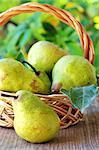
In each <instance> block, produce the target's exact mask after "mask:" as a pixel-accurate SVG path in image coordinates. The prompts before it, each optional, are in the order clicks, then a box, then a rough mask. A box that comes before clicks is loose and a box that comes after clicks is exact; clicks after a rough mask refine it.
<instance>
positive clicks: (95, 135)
mask: <svg viewBox="0 0 99 150" xmlns="http://www.w3.org/2000/svg"><path fill="white" fill-rule="evenodd" d="M0 150H99V99H98V100H97V101H95V103H94V104H93V105H92V106H91V107H90V108H88V109H87V110H86V111H85V121H83V122H81V123H78V124H77V125H75V126H72V127H69V128H67V129H64V130H61V131H60V132H59V134H58V135H57V137H56V138H55V139H54V140H52V141H50V142H49V143H45V144H31V143H28V142H26V141H24V140H22V139H21V138H19V137H18V136H17V135H16V134H15V131H14V130H13V129H6V128H1V127H0Z"/></svg>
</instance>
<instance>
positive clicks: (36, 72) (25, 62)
mask: <svg viewBox="0 0 99 150" xmlns="http://www.w3.org/2000/svg"><path fill="white" fill-rule="evenodd" d="M21 62H22V64H27V65H28V66H29V67H31V68H32V70H33V71H34V72H35V74H36V75H37V76H39V75H40V71H37V70H36V69H35V68H34V67H33V66H32V65H31V64H30V63H28V62H27V61H25V60H23V61H21Z"/></svg>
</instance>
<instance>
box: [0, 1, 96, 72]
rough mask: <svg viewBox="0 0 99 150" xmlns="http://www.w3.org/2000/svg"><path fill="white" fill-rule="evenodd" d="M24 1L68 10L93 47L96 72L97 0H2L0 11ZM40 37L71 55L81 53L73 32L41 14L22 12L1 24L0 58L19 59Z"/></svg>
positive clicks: (52, 18) (77, 39)
mask: <svg viewBox="0 0 99 150" xmlns="http://www.w3.org/2000/svg"><path fill="white" fill-rule="evenodd" d="M26 2H40V3H47V4H51V5H54V6H57V7H60V8H63V9H66V10H68V11H70V12H71V13H72V14H73V16H75V17H76V18H77V19H78V20H79V21H80V22H81V23H82V24H83V25H84V27H85V29H86V30H87V32H88V33H89V35H90V36H91V38H92V40H93V43H94V47H95V53H96V57H95V63H94V65H95V67H96V71H97V74H99V60H98V59H99V50H98V47H99V42H98V39H99V16H98V14H99V2H98V0H94V1H93V0H82V1H79V0H72V1H69V0H46V1H45V0H9V1H8V0H1V1H0V12H3V11H5V10H7V9H8V8H11V7H14V6H16V5H20V4H22V3H26ZM39 40H48V41H51V42H53V43H55V44H57V45H59V46H60V47H62V48H63V49H64V50H68V51H69V53H71V54H73V55H83V51H82V49H81V47H80V42H79V38H78V36H77V34H76V32H75V31H74V30H73V29H72V28H70V27H69V26H67V25H65V24H64V23H62V22H59V21H58V20H57V19H56V18H54V17H52V16H50V15H48V14H46V15H45V14H43V13H35V14H25V15H24V14H22V15H19V16H16V17H14V18H12V19H11V21H10V22H8V24H6V25H5V26H4V27H0V57H14V58H15V59H21V58H23V57H25V59H26V56H27V52H28V51H29V48H30V47H31V45H32V44H33V43H35V42H36V41H39Z"/></svg>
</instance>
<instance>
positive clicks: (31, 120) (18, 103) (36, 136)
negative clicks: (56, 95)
mask: <svg viewBox="0 0 99 150" xmlns="http://www.w3.org/2000/svg"><path fill="white" fill-rule="evenodd" d="M12 97H13V96H12V95H11V98H12ZM12 105H13V109H14V116H15V117H14V129H15V131H16V133H17V134H18V135H19V136H20V137H21V138H23V139H25V140H26V141H29V142H33V143H42V142H47V141H49V140H51V139H53V138H54V137H55V136H56V134H57V133H58V131H59V128H60V122H59V117H58V115H57V114H56V112H55V111H54V110H53V109H52V108H51V107H50V106H48V105H47V104H45V102H43V101H41V100H40V98H39V97H37V96H36V95H34V94H33V93H31V92H30V91H26V90H20V91H18V92H17V93H16V97H15V95H14V100H12Z"/></svg>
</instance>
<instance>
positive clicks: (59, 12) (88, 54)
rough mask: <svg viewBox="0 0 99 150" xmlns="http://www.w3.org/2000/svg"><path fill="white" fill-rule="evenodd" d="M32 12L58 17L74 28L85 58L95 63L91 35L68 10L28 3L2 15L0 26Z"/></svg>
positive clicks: (0, 15) (0, 16)
mask: <svg viewBox="0 0 99 150" xmlns="http://www.w3.org/2000/svg"><path fill="white" fill-rule="evenodd" d="M32 12H45V13H48V14H51V15H53V16H55V17H57V18H58V19H59V20H60V21H62V22H64V23H66V24H67V25H69V26H70V27H72V28H74V29H75V30H76V32H77V33H78V36H79V38H80V43H81V47H82V49H83V50H84V57H85V58H86V59H88V60H89V62H90V63H92V64H93V63H94V56H95V52H94V47H93V42H92V40H91V39H90V37H89V35H88V34H87V33H86V31H85V29H84V28H83V26H82V25H81V24H80V22H78V21H77V20H76V19H75V18H74V17H73V16H72V15H71V13H69V12H68V11H66V10H63V9H59V8H56V7H54V6H51V5H48V4H40V3H26V4H23V5H20V6H16V7H13V8H11V9H9V10H7V11H5V12H3V13H1V14H0V26H2V25H4V24H5V23H6V22H7V21H8V20H10V18H12V17H14V16H16V15H18V14H22V13H32Z"/></svg>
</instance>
